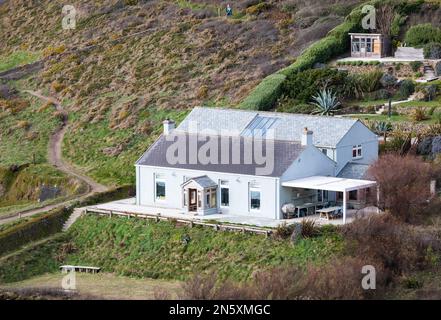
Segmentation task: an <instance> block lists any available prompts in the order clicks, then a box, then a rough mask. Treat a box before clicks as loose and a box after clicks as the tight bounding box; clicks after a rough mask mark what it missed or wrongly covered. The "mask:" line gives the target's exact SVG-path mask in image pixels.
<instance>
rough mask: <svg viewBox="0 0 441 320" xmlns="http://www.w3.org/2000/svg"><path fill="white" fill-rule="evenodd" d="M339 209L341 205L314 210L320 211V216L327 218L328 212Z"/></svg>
mask: <svg viewBox="0 0 441 320" xmlns="http://www.w3.org/2000/svg"><path fill="white" fill-rule="evenodd" d="M340 209H341V207H329V208H323V209H320V210H317V211H316V212H318V213H320V218H322V217H323V216H325V217H326V218H327V219H328V220H329V214H330V213H331V212H334V211H337V210H340Z"/></svg>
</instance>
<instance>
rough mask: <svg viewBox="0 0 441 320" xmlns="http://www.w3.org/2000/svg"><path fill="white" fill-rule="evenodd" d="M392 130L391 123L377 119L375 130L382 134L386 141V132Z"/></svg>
mask: <svg viewBox="0 0 441 320" xmlns="http://www.w3.org/2000/svg"><path fill="white" fill-rule="evenodd" d="M391 131H392V124H391V123H390V122H386V121H379V122H377V123H376V124H375V132H376V133H378V134H381V135H383V137H384V143H386V138H387V134H388V133H389V132H391Z"/></svg>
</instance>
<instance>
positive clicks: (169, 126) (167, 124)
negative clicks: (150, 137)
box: [162, 119, 175, 135]
mask: <svg viewBox="0 0 441 320" xmlns="http://www.w3.org/2000/svg"><path fill="white" fill-rule="evenodd" d="M162 124H163V125H164V134H165V135H168V134H170V133H171V132H172V131H173V130H174V129H175V122H174V121H173V120H170V119H165V120H164V121H163V122H162Z"/></svg>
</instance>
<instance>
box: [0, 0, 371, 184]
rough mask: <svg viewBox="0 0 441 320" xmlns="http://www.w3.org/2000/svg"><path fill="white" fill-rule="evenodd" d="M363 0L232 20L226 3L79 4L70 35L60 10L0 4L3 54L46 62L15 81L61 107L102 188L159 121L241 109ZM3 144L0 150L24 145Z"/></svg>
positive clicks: (283, 6)
mask: <svg viewBox="0 0 441 320" xmlns="http://www.w3.org/2000/svg"><path fill="white" fill-rule="evenodd" d="M360 2H362V1H357V0H337V1H333V2H332V3H324V2H323V1H319V0H314V1H300V0H283V1H265V2H263V1H259V0H256V1H254V0H251V1H250V0H240V1H235V2H234V4H233V10H234V15H233V17H232V18H228V19H227V18H225V17H224V9H225V6H226V4H227V1H221V0H193V1H186V0H179V1H155V0H153V1H143V0H139V1H130V2H127V1H122V0H118V1H117V0H101V1H97V2H94V3H91V2H90V1H85V0H75V1H71V3H70V4H72V5H74V6H75V7H76V9H77V12H78V21H77V28H76V29H75V30H72V31H64V30H62V28H61V19H62V14H61V7H62V6H61V4H59V3H57V2H54V1H49V0H45V1H40V2H39V3H38V4H33V3H30V2H29V1H26V0H18V1H12V0H11V1H6V2H5V3H4V4H3V5H2V6H1V7H0V27H1V29H2V30H3V31H4V32H1V33H0V42H1V43H3V44H4V46H2V47H1V48H0V57H2V58H1V61H2V65H5V66H10V67H12V66H14V65H20V64H23V63H24V62H25V61H28V62H30V61H33V59H34V58H35V57H36V56H37V55H38V56H41V57H49V56H53V58H52V59H49V60H47V61H46V63H45V66H44V68H43V70H41V72H38V73H36V74H34V75H33V76H31V77H29V78H28V79H26V80H25V81H21V82H20V83H19V86H20V87H21V88H22V89H27V88H29V87H32V88H34V89H41V90H43V92H45V93H46V94H48V95H52V96H56V97H57V98H58V99H59V100H61V101H63V106H64V108H65V109H66V110H67V111H68V112H69V117H70V123H71V125H70V130H69V131H68V133H67V135H66V140H65V144H64V155H65V156H66V157H67V158H68V159H69V160H70V161H72V162H73V163H75V164H77V165H79V166H81V167H83V168H85V170H86V171H87V173H88V174H89V175H91V176H92V177H94V178H96V179H97V180H99V181H100V182H103V183H108V184H122V183H128V182H133V181H134V170H133V163H134V161H135V160H136V159H137V158H138V157H139V156H140V154H141V153H142V152H143V151H144V150H145V149H146V148H147V147H148V146H149V145H150V144H151V142H152V141H153V140H154V139H155V138H156V137H157V136H158V134H159V133H160V124H161V121H162V120H163V119H164V118H165V117H167V116H168V117H171V118H174V119H176V120H178V121H179V120H181V119H182V118H183V117H184V116H185V114H186V113H187V112H188V110H190V109H191V108H192V107H194V106H196V105H202V104H203V105H209V106H214V105H222V106H226V105H233V106H234V105H236V104H238V103H239V102H240V101H241V100H242V99H243V98H244V97H245V96H246V95H247V94H248V93H249V92H250V91H251V90H252V88H254V87H255V86H256V84H257V83H259V82H260V80H261V79H263V78H264V77H265V76H267V75H269V74H271V73H273V72H275V71H277V70H279V69H281V68H283V67H285V66H288V65H290V64H291V63H292V62H293V60H294V59H295V57H296V56H298V54H299V53H300V52H301V51H302V50H303V49H304V48H305V47H307V46H308V45H309V44H310V43H312V42H313V41H316V40H318V39H320V38H321V37H323V36H324V35H325V34H326V33H327V32H328V31H329V30H330V29H332V28H333V27H335V26H336V25H338V24H339V23H341V22H342V21H343V19H344V16H345V15H346V14H347V13H348V12H349V11H350V10H351V8H352V7H353V6H354V5H356V4H358V3H360ZM129 3H130V4H131V5H129ZM219 12H220V16H219ZM130 35H133V36H130ZM86 47H88V48H89V49H88V50H81V49H82V48H86ZM71 49H80V51H79V50H76V51H73V52H72V51H71ZM68 52H70V53H68ZM59 53H65V54H64V55H62V56H57V54H59ZM20 57H21V58H20ZM23 57H24V58H23ZM30 57H32V59H31V58H30ZM4 68H5V67H4ZM19 113H20V112H19ZM19 116H20V115H19V114H17V115H16V117H19ZM13 122H14V121H12V120H11V123H10V124H8V125H7V126H8V127H10V126H12V125H13V124H12V123H13ZM42 123H44V124H45V126H46V127H48V128H49V127H50V124H49V123H47V122H45V121H43V122H42ZM8 138H9V139H8V140H2V141H1V142H0V148H2V147H3V144H4V147H5V148H9V147H10V145H11V144H13V143H14V142H15V141H19V139H18V137H16V138H15V137H11V136H9V137H8ZM8 141H9V142H10V145H7V144H6V143H7V142H8ZM23 150H29V149H27V148H25V149H23ZM26 156H27V155H26V154H25V153H23V154H18V155H14V154H12V155H11V156H10V159H9V160H10V161H12V162H14V161H17V162H18V161H20V160H21V158H23V157H26Z"/></svg>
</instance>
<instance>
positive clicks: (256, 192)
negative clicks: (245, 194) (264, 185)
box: [250, 183, 261, 210]
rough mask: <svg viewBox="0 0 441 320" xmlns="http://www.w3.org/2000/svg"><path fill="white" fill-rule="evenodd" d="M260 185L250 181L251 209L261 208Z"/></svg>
mask: <svg viewBox="0 0 441 320" xmlns="http://www.w3.org/2000/svg"><path fill="white" fill-rule="evenodd" d="M260 198H261V194H260V186H259V185H258V184H257V183H250V209H251V210H260Z"/></svg>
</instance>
